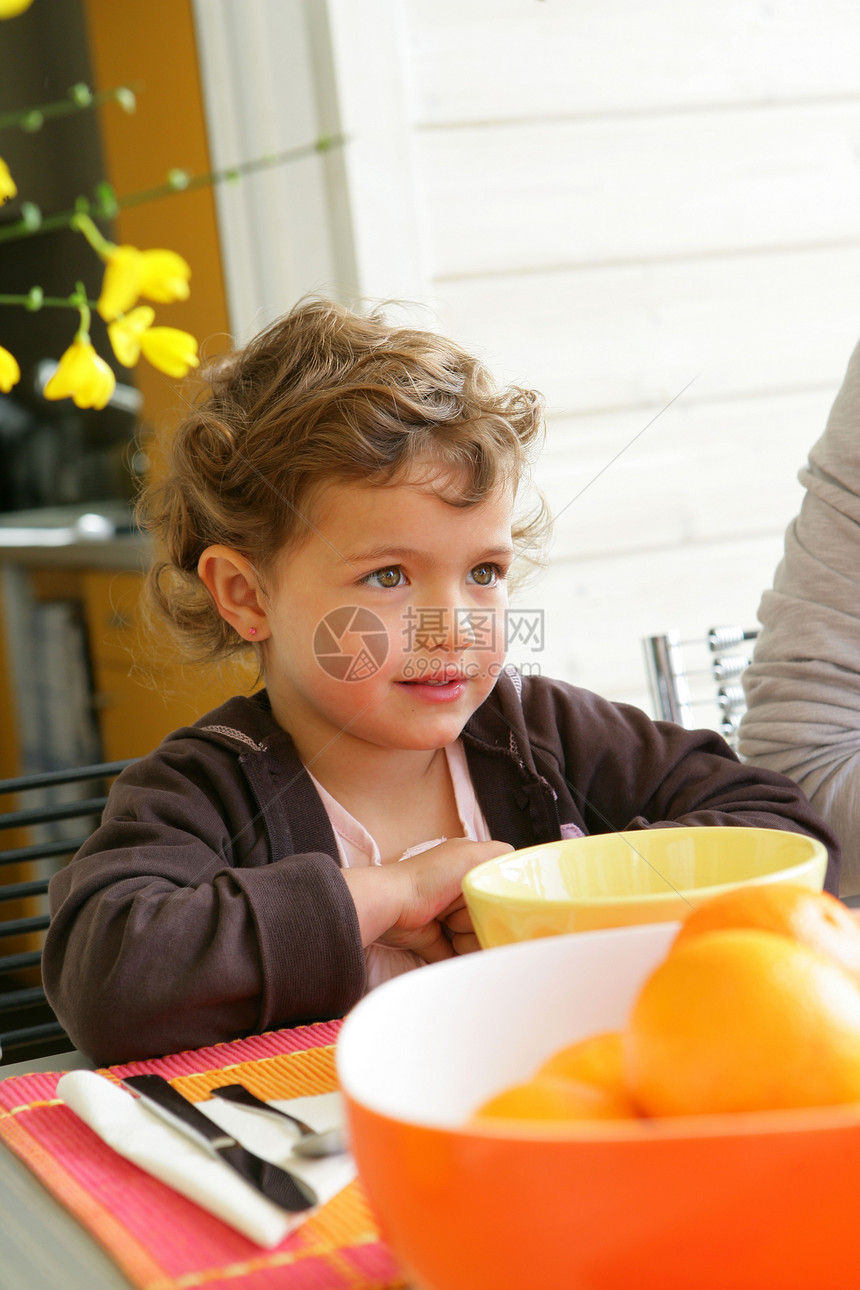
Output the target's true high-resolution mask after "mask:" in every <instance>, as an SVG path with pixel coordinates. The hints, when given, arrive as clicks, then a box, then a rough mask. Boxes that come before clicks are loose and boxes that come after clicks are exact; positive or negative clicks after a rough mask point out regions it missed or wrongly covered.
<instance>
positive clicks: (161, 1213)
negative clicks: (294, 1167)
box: [0, 1022, 404, 1290]
mask: <svg viewBox="0 0 860 1290" xmlns="http://www.w3.org/2000/svg"><path fill="white" fill-rule="evenodd" d="M339 1024H340V1023H338V1022H323V1023H319V1024H317V1025H312V1026H305V1027H298V1028H296V1029H295V1030H287V1031H277V1032H271V1033H270V1034H268V1035H262V1036H251V1037H250V1038H249V1039H247V1040H237V1041H235V1042H234V1043H227V1044H219V1045H215V1046H213V1047H211V1048H207V1049H200V1050H197V1051H196V1052H190V1053H180V1054H175V1055H173V1056H170V1057H165V1058H161V1059H156V1060H153V1061H151V1062H139V1063H133V1064H131V1066H127V1067H125V1066H120V1067H114V1068H112V1069H111V1070H109V1071H107V1072H102V1073H103V1074H107V1075H108V1076H109V1077H111V1078H114V1079H117V1080H118V1079H121V1078H122V1076H123V1075H125V1074H129V1073H131V1072H132V1069H134V1070H136V1071H145V1070H157V1071H160V1072H161V1073H162V1074H164V1075H166V1076H167V1077H168V1078H171V1079H174V1080H175V1082H176V1083H177V1086H178V1087H180V1088H181V1089H182V1091H184V1092H186V1095H188V1096H193V1097H194V1098H201V1097H208V1096H209V1090H210V1089H211V1088H212V1087H213V1086H214V1085H215V1084H218V1083H232V1082H234V1081H235V1080H237V1079H240V1080H241V1081H242V1082H248V1083H249V1084H251V1085H252V1086H253V1084H254V1081H255V1080H259V1081H261V1082H262V1083H268V1084H269V1085H270V1091H269V1092H268V1093H266V1094H261V1095H267V1096H270V1097H275V1098H279V1097H292V1096H301V1095H306V1094H307V1093H311V1092H325V1091H330V1090H331V1089H333V1088H336V1083H333V1081H334V1080H335V1075H334V1066H333V1052H334V1041H335V1038H336V1035H337V1030H338V1028H339ZM91 1065H92V1064H91V1063H90V1062H89V1061H87V1060H86V1058H84V1057H82V1055H81V1054H79V1053H69V1054H60V1055H56V1056H54V1057H51V1058H43V1059H41V1060H40V1061H38V1062H33V1063H21V1064H20V1065H19V1066H6V1067H0V1081H2V1082H0V1213H2V1214H3V1216H4V1222H3V1241H2V1250H3V1253H2V1274H0V1281H2V1286H3V1290H43V1288H44V1290H54V1287H55V1286H62V1287H63V1290H141V1288H142V1287H147V1288H148V1287H150V1286H156V1285H157V1286H158V1287H159V1290H170V1288H171V1287H173V1286H179V1285H183V1286H187V1285H198V1284H206V1285H208V1286H212V1287H216V1288H217V1290H222V1288H223V1287H227V1288H228V1290H256V1287H257V1286H258V1285H260V1286H262V1285H263V1284H265V1285H270V1284H272V1282H271V1281H270V1280H269V1279H268V1278H270V1277H271V1276H273V1275H275V1276H276V1277H277V1284H278V1285H279V1286H281V1285H283V1286H284V1287H285V1290H287V1288H288V1287H290V1286H296V1287H298V1286H299V1285H301V1286H302V1287H308V1290H311V1288H313V1290H335V1288H337V1290H340V1288H341V1287H347V1286H349V1287H350V1288H351V1290H371V1287H373V1290H384V1288H386V1287H390V1290H404V1280H403V1278H402V1275H401V1274H400V1272H399V1270H398V1268H397V1266H396V1264H395V1263H394V1260H393V1258H392V1256H391V1254H390V1252H389V1251H388V1250H387V1247H385V1246H384V1244H383V1243H382V1242H381V1241H380V1239H379V1235H378V1233H377V1232H376V1229H375V1225H374V1222H373V1218H372V1216H371V1214H370V1211H369V1210H368V1208H367V1205H366V1201H365V1199H364V1196H363V1192H362V1191H361V1188H360V1184H359V1183H357V1182H354V1183H352V1184H350V1186H348V1187H347V1188H345V1189H344V1190H343V1191H342V1192H340V1193H339V1194H338V1196H336V1197H335V1198H334V1199H333V1200H332V1201H331V1202H330V1204H329V1205H326V1206H323V1207H322V1208H321V1209H320V1210H318V1211H316V1213H315V1214H313V1215H311V1216H310V1217H309V1218H308V1220H307V1222H306V1223H304V1224H303V1225H302V1226H301V1227H300V1228H299V1229H298V1230H297V1231H296V1232H295V1233H293V1235H292V1236H289V1237H287V1238H286V1240H285V1241H284V1242H282V1243H281V1244H280V1245H278V1246H276V1247H275V1249H274V1250H272V1251H267V1250H262V1249H261V1248H260V1247H259V1246H256V1245H254V1244H253V1243H252V1242H250V1241H248V1240H247V1239H246V1238H245V1237H243V1236H241V1235H240V1234H239V1233H236V1232H235V1231H234V1230H233V1229H232V1228H228V1227H227V1226H226V1225H225V1224H223V1223H221V1222H220V1221H219V1220H218V1219H215V1218H213V1217H211V1216H210V1215H207V1214H205V1213H204V1211H202V1210H200V1209H199V1208H198V1207H197V1206H194V1205H192V1203H191V1202H190V1201H187V1200H185V1198H184V1197H181V1196H178V1195H177V1194H176V1193H175V1192H172V1191H171V1190H170V1189H169V1188H166V1187H164V1185H163V1184H161V1183H159V1182H158V1181H157V1180H155V1179H151V1178H149V1177H148V1176H147V1175H145V1174H142V1173H141V1172H140V1171H138V1170H137V1169H136V1167H135V1166H133V1165H129V1164H128V1163H127V1162H125V1161H122V1160H121V1158H120V1157H118V1156H115V1154H114V1153H113V1152H111V1151H110V1150H109V1148H107V1147H105V1146H104V1144H103V1143H101V1142H100V1141H99V1139H97V1138H96V1137H95V1135H94V1134H93V1135H91V1134H90V1130H89V1129H87V1127H86V1126H85V1125H83V1124H82V1123H81V1122H80V1121H79V1120H77V1119H76V1118H75V1117H74V1116H73V1114H72V1112H71V1110H70V1109H69V1108H68V1107H66V1106H65V1105H64V1104H63V1103H62V1102H61V1101H59V1100H58V1099H57V1098H56V1097H55V1094H54V1084H55V1079H54V1076H55V1074H56V1073H57V1072H60V1071H62V1070H65V1069H73V1068H78V1069H79V1068H81V1067H90V1068H91ZM228 1072H229V1074H228ZM12 1076H20V1078H18V1079H14V1080H13V1082H12V1083H7V1082H6V1081H7V1079H9V1078H11V1077H12ZM82 1133H83V1134H84V1137H81V1134H82ZM10 1143H12V1144H15V1151H13V1150H12V1149H11V1146H10ZM16 1152H19V1153H20V1152H23V1155H24V1159H26V1160H27V1163H24V1162H23V1160H22V1159H19V1158H18V1156H17V1155H16ZM123 1170H124V1171H125V1172H124V1173H123V1172H122V1171H123ZM129 1171H131V1172H130V1173H129ZM40 1175H41V1178H42V1181H40ZM43 1182H44V1185H43ZM50 1188H53V1189H54V1190H55V1191H57V1193H58V1195H61V1196H62V1197H63V1201H62V1202H61V1201H60V1200H59V1199H57V1198H55V1196H54V1195H53V1194H52V1193H51V1190H50ZM114 1196H116V1197H118V1198H120V1199H118V1201H117V1203H116V1204H114V1202H113V1197H114ZM136 1200H139V1201H140V1204H139V1205H137V1206H136V1205H135V1203H134V1202H135V1201H136ZM67 1205H68V1208H67V1207H66V1206H67ZM70 1211H72V1212H70ZM74 1212H77V1214H78V1218H76V1217H75V1216H74ZM99 1242H103V1243H104V1246H105V1247H106V1248H104V1249H103V1248H102V1245H101V1244H100V1243H99ZM106 1250H107V1251H109V1253H108V1252H106ZM237 1269H238V1272H237Z"/></svg>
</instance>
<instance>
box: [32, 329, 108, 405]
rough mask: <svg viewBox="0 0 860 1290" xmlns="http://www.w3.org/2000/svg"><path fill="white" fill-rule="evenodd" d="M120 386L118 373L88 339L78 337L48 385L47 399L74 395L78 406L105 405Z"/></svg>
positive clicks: (72, 396) (46, 388) (64, 355)
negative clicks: (117, 380) (117, 378)
mask: <svg viewBox="0 0 860 1290" xmlns="http://www.w3.org/2000/svg"><path fill="white" fill-rule="evenodd" d="M115 388H116V377H115V376H114V374H113V372H112V371H111V369H110V368H109V367H108V365H107V363H106V362H105V361H104V359H103V358H99V356H98V354H97V353H96V351H95V350H94V349H93V346H92V344H91V343H90V342H89V341H88V340H84V339H82V338H81V337H78V338H77V339H76V340H73V341H72V343H71V345H70V346H69V348H68V349H67V350H66V352H65V354H63V356H62V358H61V359H60V364H59V367H58V368H57V370H56V372H55V373H54V375H53V376H52V377H51V379H50V381H48V384H47V385H46V386H45V390H44V394H45V398H46V399H67V398H72V399H73V400H74V402H75V406H76V407H78V408H103V407H104V406H105V404H106V403H107V401H108V399H109V398H110V396H111V395H112V394H113V392H114V389H115Z"/></svg>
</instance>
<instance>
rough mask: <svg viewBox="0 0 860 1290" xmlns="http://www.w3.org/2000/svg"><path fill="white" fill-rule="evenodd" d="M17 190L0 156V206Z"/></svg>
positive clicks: (13, 195)
mask: <svg viewBox="0 0 860 1290" xmlns="http://www.w3.org/2000/svg"><path fill="white" fill-rule="evenodd" d="M2 3H3V0H0V4H2ZM17 192H18V186H17V184H16V183H15V180H14V179H13V178H12V176H11V175H10V173H9V167H8V166H7V165H6V162H5V161H4V160H3V158H2V157H0V206H2V205H3V203H4V202H8V201H11V199H12V198H13V197H15V196H16V194H17Z"/></svg>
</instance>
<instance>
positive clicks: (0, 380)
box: [0, 345, 21, 394]
mask: <svg viewBox="0 0 860 1290" xmlns="http://www.w3.org/2000/svg"><path fill="white" fill-rule="evenodd" d="M20 379H21V369H20V367H19V366H18V364H17V362H16V361H15V358H14V356H13V355H12V354H10V353H9V351H8V349H4V348H3V346H2V345H0V390H2V391H3V393H4V394H8V393H9V391H10V390H11V388H12V386H13V385H17V384H18V382H19V381H20Z"/></svg>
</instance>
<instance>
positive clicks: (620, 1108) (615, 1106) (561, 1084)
mask: <svg viewBox="0 0 860 1290" xmlns="http://www.w3.org/2000/svg"><path fill="white" fill-rule="evenodd" d="M635 1114H636V1112H635V1111H634V1109H633V1107H632V1105H631V1103H630V1102H629V1100H628V1099H627V1098H626V1097H625V1096H623V1095H618V1094H615V1093H612V1092H610V1091H609V1090H607V1089H604V1088H601V1087H600V1086H599V1085H597V1084H585V1083H577V1082H576V1081H575V1080H565V1079H552V1078H549V1077H546V1078H543V1079H537V1078H535V1079H532V1080H528V1081H526V1082H525V1083H523V1084H514V1085H513V1086H512V1087H510V1088H506V1089H503V1090H502V1092H501V1093H497V1094H496V1095H495V1096H494V1097H491V1098H490V1099H489V1100H488V1101H486V1102H484V1103H483V1104H482V1105H481V1106H479V1107H478V1109H477V1111H475V1113H474V1116H475V1118H476V1119H478V1120H499V1119H502V1120H626V1119H629V1118H630V1117H631V1116H632V1115H635Z"/></svg>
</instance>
